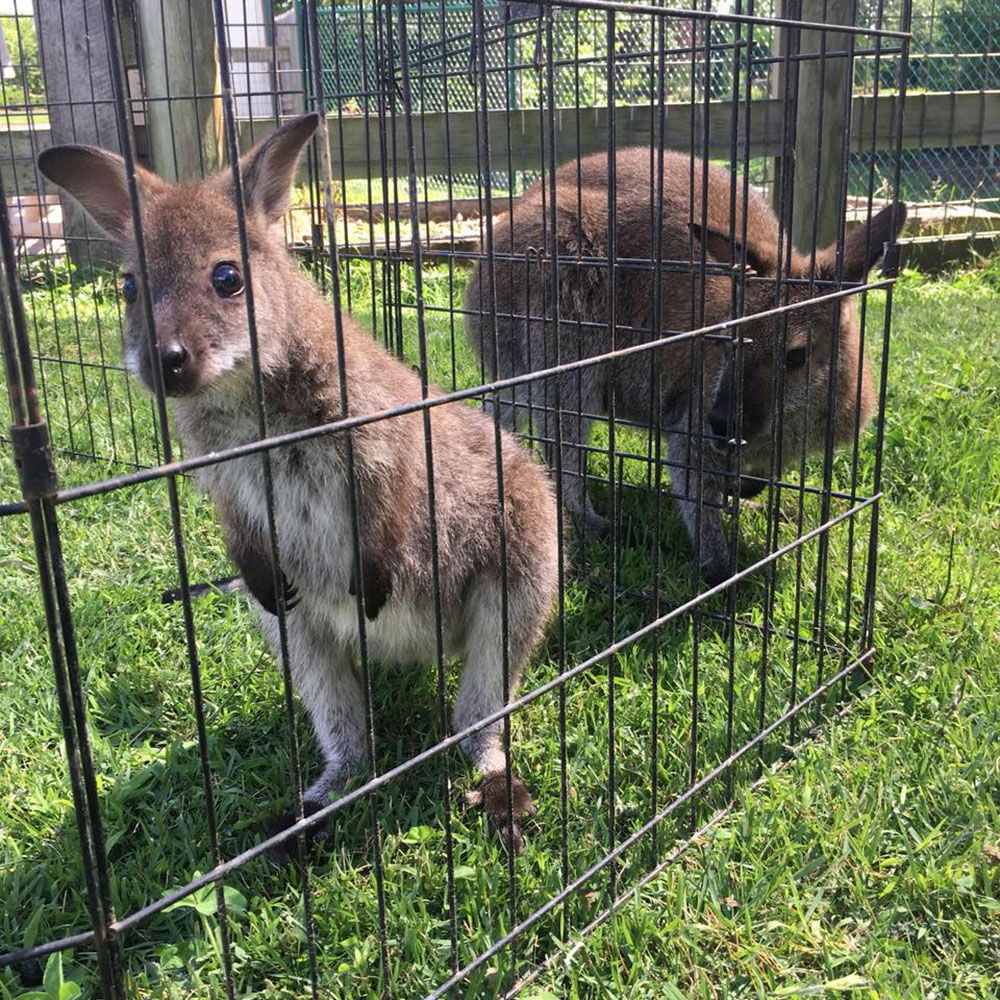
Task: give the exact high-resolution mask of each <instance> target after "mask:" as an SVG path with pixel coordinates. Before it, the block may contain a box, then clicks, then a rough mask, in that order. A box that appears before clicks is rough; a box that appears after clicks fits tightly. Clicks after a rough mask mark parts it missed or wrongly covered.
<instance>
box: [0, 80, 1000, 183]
mask: <svg viewBox="0 0 1000 1000" xmlns="http://www.w3.org/2000/svg"><path fill="white" fill-rule="evenodd" d="M896 100H897V98H895V97H893V96H885V95H883V96H880V97H879V98H878V101H877V104H876V101H875V99H873V98H872V97H855V98H854V99H853V102H852V114H851V149H852V151H854V152H858V151H861V150H870V149H872V148H874V149H877V150H878V149H890V148H892V138H893V137H892V122H893V106H894V104H895V101H896ZM782 110H783V108H782V102H781V101H777V100H760V101H754V102H752V104H751V106H750V121H751V124H750V155H751V156H776V155H778V154H779V153H780V152H781V137H782ZM743 112H744V105H743V104H742V103H740V104H738V105H737V112H736V113H737V121H738V124H739V128H738V130H737V134H738V136H740V138H741V141H742V134H743V127H742V126H743ZM731 114H732V106H731V105H730V103H729V102H726V101H713V102H711V104H710V105H709V110H708V114H707V125H706V115H705V113H704V109H703V108H702V106H701V105H699V106H697V107H696V108H695V114H694V128H693V129H692V127H691V109H690V105H688V104H680V103H678V104H669V105H668V106H667V109H666V119H667V136H666V143H667V146H668V147H669V148H671V149H679V150H682V151H686V150H690V149H692V148H693V149H694V150H696V152H698V153H699V154H700V153H701V152H702V151H703V148H704V145H703V143H704V137H705V133H706V131H707V136H708V153H709V156H710V157H712V158H717V159H724V160H728V158H729V140H730V123H731V121H732V118H731ZM445 117H446V115H445V113H444V112H432V113H427V114H418V115H414V119H415V121H414V127H415V134H416V137H417V149H418V161H417V169H418V171H419V172H420V173H423V174H447V173H448V172H449V170H448V165H449V159H448V157H447V155H446V150H445V145H444V123H445ZM447 117H448V118H449V127H450V133H451V150H452V155H451V160H450V162H451V171H452V172H453V173H471V174H475V175H477V176H478V175H479V174H480V173H481V172H482V171H481V168H480V164H479V161H478V157H477V155H476V149H477V146H478V143H477V142H476V135H477V133H476V120H477V117H478V115H477V113H476V112H474V111H452V112H450V113H449V115H448V116H447ZM508 119H509V121H510V129H509V134H510V141H509V142H508V139H507V136H508V126H507V122H508ZM616 119H617V126H618V127H617V131H616V145H618V146H624V145H634V144H642V143H648V142H649V141H650V136H651V131H650V121H651V117H650V108H649V107H648V106H631V107H622V108H617V109H616ZM607 120H608V119H607V109H605V108H584V109H581V111H580V142H579V148H580V149H581V150H582V152H583V153H589V152H595V151H597V150H602V149H605V148H606V147H607ZM873 120H874V131H873ZM489 122H490V145H491V169H493V170H496V171H504V170H506V169H507V162H508V146H509V147H510V156H511V159H512V160H513V165H514V169H515V170H538V169H539V168H540V166H541V164H542V158H541V150H542V148H543V147H542V144H541V143H542V139H543V138H544V135H543V132H542V122H541V121H540V118H539V114H538V112H537V111H536V112H530V111H524V110H518V111H511V112H509V113H508V112H504V111H494V112H491V113H490V116H489ZM387 124H388V123H387ZM555 124H556V138H557V150H558V152H557V155H558V157H559V159H560V160H565V159H569V158H570V157H572V156H575V155H576V152H577V132H576V112H575V111H574V110H573V109H563V110H561V111H560V112H558V114H557V119H556V123H555ZM396 127H397V129H398V130H399V131H398V134H399V135H402V134H403V131H402V130H403V120H402V117H401V116H400V117H399V118H398V120H397V121H396ZM378 128H379V121H378V119H375V118H364V117H362V116H350V117H348V116H344V117H338V116H336V115H333V116H331V118H330V128H329V133H330V137H331V141H330V146H331V154H332V159H333V174H334V180H338V179H339V178H340V177H341V176H342V171H343V176H346V177H347V178H359V177H367V176H368V174H369V173H372V174H375V175H378V174H379V173H381V168H380V164H379V153H378V150H379V144H378ZM27 132H28V130H27V129H21V128H11V129H10V130H9V131H8V135H7V142H4V141H3V139H2V138H0V171H2V173H3V178H4V183H5V184H8V187H11V188H12V187H13V185H12V183H11V182H12V181H13V179H14V177H15V176H16V177H17V180H18V182H19V187H20V190H21V192H22V193H25V194H28V193H34V191H36V190H37V188H36V187H35V180H34V177H33V166H32V164H31V162H30V157H32V156H33V154H34V152H36V151H37V150H39V149H44V148H45V147H46V146H48V145H51V144H52V142H53V141H54V140H53V139H52V138H51V137H50V133H49V129H48V128H37V129H34V130H32V131H31V132H30V133H29V134H27V135H26V134H25V133H27ZM256 132H257V138H260V134H261V133H260V123H258V124H257V127H256ZM422 138H423V139H426V142H423V141H421V140H422ZM240 142H241V145H242V147H243V148H244V149H249V148H250V146H251V145H252V139H251V135H250V123H249V122H241V123H240ZM902 145H903V148H904V149H920V148H946V147H948V146H952V145H955V146H992V145H1000V90H990V91H965V92H959V93H955V94H947V93H944V94H914V95H910V96H908V97H907V98H906V113H905V115H904V118H903V143H902ZM341 147H343V149H344V150H345V154H344V157H343V159H341V157H340V149H341ZM424 148H426V150H427V154H426V157H425V156H424V152H423V150H424ZM740 148H741V149H742V146H741V147H740ZM8 149H9V150H10V152H9V153H8ZM405 168H406V160H405V157H404V156H403V154H402V152H401V153H400V159H399V163H398V168H397V167H396V165H395V164H390V171H389V173H390V175H391V174H397V175H400V176H402V175H405V173H406V169H405ZM300 176H301V178H302V179H305V178H306V172H305V167H304V166H303V168H302V173H301V175H300Z"/></svg>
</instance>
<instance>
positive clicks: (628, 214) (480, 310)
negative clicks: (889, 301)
mask: <svg viewBox="0 0 1000 1000" xmlns="http://www.w3.org/2000/svg"><path fill="white" fill-rule="evenodd" d="M658 159H659V156H658V154H657V153H655V152H654V151H651V150H650V149H648V148H631V149H622V150H619V151H618V153H617V155H616V164H615V184H616V202H615V212H614V219H615V222H616V226H615V242H614V246H613V247H612V245H611V241H610V233H609V229H610V227H609V205H608V190H609V170H608V157H607V155H606V154H603V153H600V154H595V155H593V156H588V157H585V158H583V159H581V160H573V161H570V162H568V163H565V164H563V165H562V166H561V167H559V168H558V170H557V171H556V173H555V197H554V205H553V198H552V197H551V194H552V192H551V187H550V182H549V179H548V178H545V179H543V180H542V181H539V182H537V183H536V184H534V185H533V186H532V187H530V188H529V189H528V190H527V191H526V192H525V193H524V194H523V195H522V196H521V198H519V199H518V201H517V202H516V203H515V204H514V206H513V208H512V211H511V212H508V213H507V214H505V215H503V216H502V217H501V218H499V219H498V220H497V221H496V222H495V223H494V227H493V248H494V252H495V255H496V256H495V259H494V261H493V262H492V263H491V262H490V261H488V260H484V261H482V262H480V263H479V264H478V265H477V267H476V269H475V272H474V273H473V276H472V279H471V281H470V283H469V286H468V289H467V291H466V295H465V303H464V307H465V310H466V330H467V334H468V338H469V342H470V344H471V346H472V347H473V349H474V350H476V351H477V352H478V353H479V355H480V357H481V359H482V361H483V363H484V364H485V366H486V368H487V370H488V372H489V374H490V375H491V376H493V377H500V378H507V377H511V376H515V375H521V374H524V373H526V372H531V371H538V370H541V369H544V368H547V367H550V366H554V365H555V364H556V363H557V362H561V363H565V362H572V361H577V360H580V359H583V358H587V357H593V356H595V355H598V354H603V353H606V352H607V351H609V350H611V349H612V347H615V348H623V347H629V346H632V345H636V344H641V343H647V342H649V341H651V340H658V339H661V338H664V337H668V336H670V335H671V334H675V333H682V332H686V331H692V330H696V329H699V328H701V327H705V326H710V325H712V324H717V323H721V322H724V321H726V320H729V319H731V318H733V316H734V315H735V313H734V301H735V299H736V295H735V293H736V292H737V291H743V292H744V294H745V299H744V302H743V305H742V310H743V314H744V315H753V314H757V313H761V312H764V311H766V310H770V309H774V308H775V307H776V306H779V305H785V304H793V305H799V306H802V307H800V308H796V309H793V310H791V311H789V312H788V313H787V314H786V316H780V315H779V316H770V317H761V318H759V319H751V320H750V321H748V322H747V323H746V324H744V325H743V326H742V336H743V338H744V343H743V346H742V348H741V353H742V358H741V359H737V357H736V352H735V350H734V344H735V341H736V337H735V335H734V337H733V339H732V340H731V341H728V342H725V341H726V338H721V339H722V340H723V341H724V342H722V343H720V342H719V339H715V340H713V339H705V340H700V339H699V340H697V341H695V340H692V339H691V338H686V339H681V340H679V341H676V342H674V343H671V344H667V345H665V346H662V347H660V348H657V349H656V350H655V351H643V352H638V353H634V354H632V355H631V356H626V357H624V358H621V359H619V360H617V361H616V362H615V363H614V365H613V366H612V365H610V364H607V363H604V364H599V365H592V366H588V367H584V368H582V369H577V370H571V371H567V372H564V373H562V374H560V375H556V376H548V377H546V378H544V379H541V380H534V381H530V382H527V383H526V384H523V385H519V386H518V387H516V388H515V389H514V390H513V391H508V393H507V395H506V396H505V401H504V402H503V403H502V404H501V405H502V407H503V413H502V417H503V420H504V422H505V423H506V424H507V425H509V426H512V425H514V423H515V422H517V423H519V424H521V425H522V426H523V424H524V423H525V422H526V418H527V417H528V414H529V413H530V416H531V419H533V420H534V422H535V425H536V429H537V431H538V433H539V435H540V437H541V438H542V440H543V442H544V447H545V451H546V457H547V460H548V462H549V463H550V464H551V465H554V464H555V461H556V455H555V442H556V420H555V413H556V402H557V400H558V402H559V409H560V410H561V411H562V414H563V416H562V419H561V421H560V424H561V428H560V429H561V442H562V445H561V455H560V456H559V460H560V463H561V469H562V476H563V496H564V497H565V499H566V503H567V506H568V507H569V508H570V509H571V510H572V511H573V512H574V513H576V514H578V515H580V516H582V517H583V520H584V527H585V530H587V529H589V530H590V531H591V532H595V533H597V534H604V533H606V532H607V531H608V529H609V527H610V526H609V524H608V522H607V520H606V519H605V518H602V517H600V516H599V515H597V514H596V513H595V512H594V510H593V507H592V506H591V504H590V501H589V499H588V498H587V496H586V489H585V469H586V460H585V450H584V448H585V446H586V444H587V439H588V437H589V433H590V425H591V419H592V416H593V415H595V414H602V413H607V412H608V407H609V399H610V398H611V397H612V393H613V398H614V407H615V413H616V414H617V416H619V417H624V418H626V419H629V420H632V421H637V422H639V423H642V424H645V425H647V426H652V427H654V428H656V429H658V430H661V431H665V432H666V433H667V455H668V460H669V463H670V465H671V479H672V482H673V486H674V490H675V492H676V494H678V495H679V497H680V499H679V501H678V502H679V505H680V510H681V514H682V516H683V519H684V523H685V525H686V527H687V530H688V534H689V536H690V538H691V541H692V544H693V545H694V547H695V550H696V551H697V552H698V554H699V557H700V562H701V567H702V573H703V575H704V577H705V579H706V580H707V581H708V582H709V583H710V584H715V583H719V582H721V581H722V580H724V579H725V578H726V577H727V576H728V575H729V574H730V573H731V572H732V570H733V562H732V559H731V556H730V553H729V551H728V546H727V543H726V540H725V535H724V532H723V527H722V517H721V503H722V498H723V493H724V490H725V488H726V485H727V479H728V480H729V481H730V482H731V481H732V478H733V476H732V472H731V471H730V470H731V463H732V460H733V452H734V450H738V453H739V463H740V470H741V472H742V473H744V474H747V473H749V474H750V475H751V476H753V475H756V476H758V477H768V476H770V475H772V474H773V475H777V473H778V472H779V471H780V467H781V466H783V465H787V464H788V463H789V462H791V461H793V460H796V459H798V458H799V457H800V456H802V455H804V454H806V453H808V452H810V451H815V450H817V449H820V448H823V447H824V445H825V443H826V441H827V427H828V422H832V436H833V441H834V442H842V441H845V440H848V439H850V438H851V437H852V436H853V435H854V433H855V431H856V430H857V429H858V428H859V426H863V425H864V423H865V422H866V421H867V420H868V418H869V417H870V416H871V413H872V411H873V409H874V405H875V393H874V390H873V388H872V382H871V376H870V374H869V365H868V359H867V358H865V357H862V353H863V352H862V349H861V337H860V333H859V329H858V322H857V319H856V316H855V309H854V303H853V301H852V300H850V299H849V298H841V299H838V300H836V301H833V302H825V303H814V304H811V303H809V300H810V299H811V298H814V297H816V296H818V295H822V294H824V293H828V292H830V291H835V290H836V287H837V286H835V285H830V284H829V282H832V281H833V280H834V279H835V278H836V277H837V276H838V264H839V265H840V266H841V267H842V271H841V273H842V276H843V279H844V281H846V282H855V283H856V282H861V281H862V280H864V278H865V276H866V275H867V273H868V271H869V269H870V268H871V267H872V266H873V265H874V264H875V262H876V261H877V260H878V259H879V258H880V257H881V255H882V253H883V251H884V246H885V244H886V243H888V242H892V241H893V240H895V238H896V236H897V235H898V233H899V231H900V229H901V228H902V225H903V222H904V221H905V218H906V207H905V205H903V204H901V203H896V204H893V205H891V206H889V207H887V208H885V209H884V210H883V211H881V212H879V213H878V214H877V215H876V216H875V217H874V218H872V219H871V220H870V222H869V224H868V225H867V226H862V227H859V228H857V229H854V230H852V231H851V232H850V233H848V234H847V237H846V239H845V241H844V245H843V257H842V261H839V262H838V259H837V248H836V247H835V246H831V247H828V248H827V249H825V250H822V251H820V252H818V253H817V254H816V255H815V272H814V273H813V266H812V260H811V256H812V255H807V254H799V253H796V252H789V251H788V250H787V249H786V250H785V252H784V256H782V251H781V247H780V245H779V226H778V220H777V218H776V216H775V215H774V213H773V212H772V211H771V209H770V208H769V206H768V205H767V203H766V202H765V200H764V198H763V196H762V195H761V194H759V193H758V192H757V191H755V190H753V189H751V191H750V195H749V197H748V198H747V199H746V212H745V214H746V226H745V228H744V199H743V197H742V184H740V183H739V182H737V183H736V199H735V201H736V210H735V213H731V209H730V188H731V182H732V180H733V178H732V175H731V174H730V173H729V172H728V171H726V170H723V169H720V168H718V167H714V166H709V167H707V168H706V166H705V164H703V163H702V161H700V160H698V159H694V160H693V161H692V159H691V158H690V157H689V156H687V155H680V154H677V153H665V154H664V156H663V173H662V187H661V186H660V183H661V181H660V172H659V163H658ZM703 184H707V199H706V204H705V207H704V210H703V207H702V192H703ZM661 191H662V208H661V197H660V196H659V192H661ZM703 220H707V225H703ZM744 232H745V233H746V246H745V247H744V246H743V245H742V242H741V240H742V238H743V235H742V234H743V233H744ZM553 253H554V254H555V255H556V257H557V258H558V264H557V277H556V278H555V280H554V277H553V273H552V259H553V257H552V255H553ZM609 253H613V254H614V257H615V261H614V262H613V263H614V272H613V284H612V276H611V270H610V267H609ZM703 253H704V256H705V258H706V261H707V264H706V271H705V277H704V280H702V276H701V275H702V268H701V264H702V256H703ZM744 254H745V256H744ZM744 260H745V263H746V266H747V268H748V271H747V280H746V282H745V285H744V284H743V282H742V280H740V281H739V282H737V281H736V280H735V278H734V275H735V273H736V270H737V269H740V270H741V267H740V266H741V265H742V263H743V262H744ZM659 262H662V266H661V267H660V268H659V269H657V268H656V267H655V265H656V264H657V263H659ZM720 265H725V266H724V267H723V266H720ZM727 272H729V273H727ZM811 277H812V278H813V279H814V280H810V278H811ZM654 279H655V280H654ZM786 279H787V280H786ZM737 284H739V285H740V286H741V287H740V288H738V287H737ZM494 295H495V300H494ZM612 305H613V307H614V314H613V318H614V324H615V335H614V342H613V343H612V339H611V335H610V324H611V321H612V314H611V308H612ZM717 338H718V335H717ZM831 376H832V379H833V392H832V398H831ZM699 383H700V385H699ZM737 433H738V434H739V438H740V441H739V448H738V449H736V445H737V441H736V435H737ZM705 443H707V444H708V445H709V447H708V448H704V447H703V445H704V444H705ZM775 460H776V461H775ZM772 465H773V468H772ZM761 485H764V483H763V482H762V481H761ZM743 495H751V494H750V491H749V490H744V491H743ZM699 506H700V507H701V510H700V512H699ZM699 513H700V517H699ZM699 536H700V537H699Z"/></svg>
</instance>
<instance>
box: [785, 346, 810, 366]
mask: <svg viewBox="0 0 1000 1000" xmlns="http://www.w3.org/2000/svg"><path fill="white" fill-rule="evenodd" d="M808 356H809V352H808V351H807V350H806V348H804V347H796V348H793V349H792V350H791V351H789V352H788V353H787V354H786V355H785V371H786V372H793V371H795V370H796V369H797V368H801V367H802V366H803V365H804V364H805V363H806V358H807V357H808Z"/></svg>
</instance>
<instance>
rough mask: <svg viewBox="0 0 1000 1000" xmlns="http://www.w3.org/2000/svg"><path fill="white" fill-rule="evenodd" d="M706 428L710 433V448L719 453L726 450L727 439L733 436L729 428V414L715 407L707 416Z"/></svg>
mask: <svg viewBox="0 0 1000 1000" xmlns="http://www.w3.org/2000/svg"><path fill="white" fill-rule="evenodd" d="M708 426H709V427H710V428H711V431H712V447H714V448H718V449H719V450H720V451H724V450H726V448H727V447H728V445H729V439H730V438H731V437H732V436H733V435H732V434H731V433H730V428H729V413H728V412H727V411H726V410H721V409H720V408H719V407H716V408H715V409H714V410H712V412H711V413H709V415H708Z"/></svg>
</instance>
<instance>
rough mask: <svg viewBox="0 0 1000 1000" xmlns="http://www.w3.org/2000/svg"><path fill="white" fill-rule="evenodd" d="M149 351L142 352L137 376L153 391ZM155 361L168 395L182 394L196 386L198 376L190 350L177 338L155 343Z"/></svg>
mask: <svg viewBox="0 0 1000 1000" xmlns="http://www.w3.org/2000/svg"><path fill="white" fill-rule="evenodd" d="M149 355H150V351H149V349H148V348H147V349H146V350H145V351H143V352H142V355H141V359H140V363H139V376H140V377H141V378H142V381H143V382H144V383H145V384H146V385H147V386H148V387H149V389H150V390H151V391H153V392H155V391H156V378H155V376H154V374H153V370H152V366H151V364H150V357H149ZM156 363H157V364H158V366H159V368H160V372H161V374H162V376H163V391H164V393H165V394H166V395H168V396H183V395H186V394H187V393H189V392H191V391H192V390H193V389H195V388H196V386H197V383H198V376H197V373H196V371H195V367H196V366H195V363H194V359H193V357H192V355H191V352H190V351H189V350H188V349H187V348H186V347H185V346H184V345H183V344H182V343H181V342H180V341H179V340H174V339H170V340H166V341H163V342H161V343H159V344H157V348H156Z"/></svg>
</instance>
